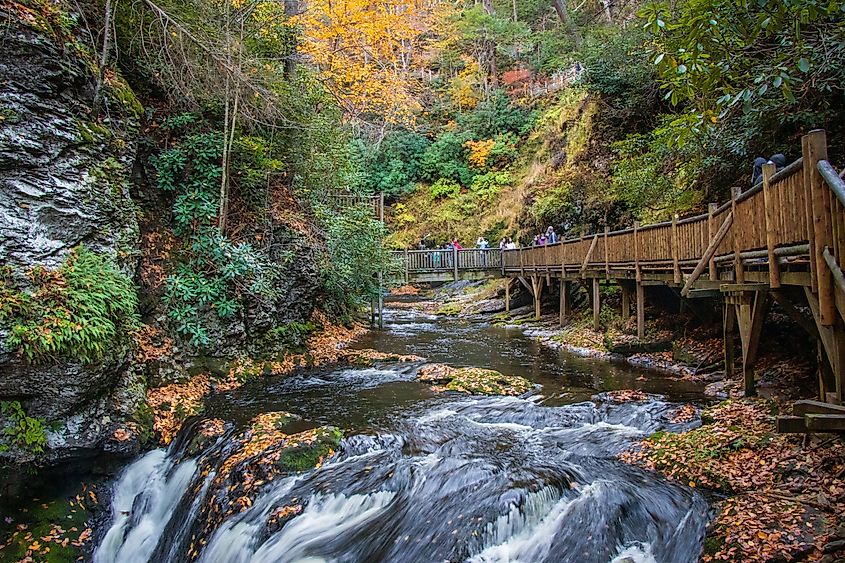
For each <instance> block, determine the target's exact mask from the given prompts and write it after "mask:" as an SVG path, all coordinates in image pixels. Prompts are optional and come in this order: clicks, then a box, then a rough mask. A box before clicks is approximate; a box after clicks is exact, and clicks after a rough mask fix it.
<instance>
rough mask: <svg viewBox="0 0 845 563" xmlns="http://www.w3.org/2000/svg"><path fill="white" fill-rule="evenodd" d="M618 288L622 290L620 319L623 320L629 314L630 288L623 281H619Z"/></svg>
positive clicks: (625, 319)
mask: <svg viewBox="0 0 845 563" xmlns="http://www.w3.org/2000/svg"><path fill="white" fill-rule="evenodd" d="M619 288H620V289H621V290H622V321H623V322H624V321H627V320H628V318H629V317H630V316H631V288H629V287H628V284H627V283H623V282H620V284H619Z"/></svg>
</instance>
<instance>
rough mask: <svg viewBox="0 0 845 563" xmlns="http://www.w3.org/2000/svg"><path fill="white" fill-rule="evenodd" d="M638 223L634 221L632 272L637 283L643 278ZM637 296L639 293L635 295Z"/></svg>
mask: <svg viewBox="0 0 845 563" xmlns="http://www.w3.org/2000/svg"><path fill="white" fill-rule="evenodd" d="M639 231H640V222H639V221H634V272H635V273H636V280H637V282H640V281H642V279H643V276H642V272H641V271H640V236H639ZM637 295H639V293H638V294H637Z"/></svg>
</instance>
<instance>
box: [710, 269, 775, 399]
mask: <svg viewBox="0 0 845 563" xmlns="http://www.w3.org/2000/svg"><path fill="white" fill-rule="evenodd" d="M721 290H722V292H723V293H724V294H725V335H726V336H725V373H726V375H727V373H728V360H731V361H732V359H733V326H730V329H731V331H730V334H728V328H729V323H730V325H732V324H733V322H734V320H735V321H736V325H737V328H739V339H740V342H741V343H742V378H743V381H744V386H745V396H746V397H753V396H755V395H756V394H757V389H756V387H755V385H754V364H755V363H756V362H757V350H758V348H759V345H760V334H761V333H762V331H763V321H764V320H765V319H766V313H767V312H768V303H769V300H768V293H769V292H768V287H767V286H757V285H754V284H737V285H723V286H722V287H721ZM729 336H730V338H729ZM729 349H730V350H731V352H730V354H729V353H728V350H729Z"/></svg>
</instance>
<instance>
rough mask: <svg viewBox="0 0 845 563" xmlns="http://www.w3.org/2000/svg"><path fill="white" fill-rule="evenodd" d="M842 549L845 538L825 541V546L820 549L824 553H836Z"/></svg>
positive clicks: (844, 547)
mask: <svg viewBox="0 0 845 563" xmlns="http://www.w3.org/2000/svg"><path fill="white" fill-rule="evenodd" d="M843 549H845V539H841V540H835V541H832V542H828V543H826V544H825V546H824V547H823V548H822V551H823V552H824V553H836V552H838V551H841V550H843Z"/></svg>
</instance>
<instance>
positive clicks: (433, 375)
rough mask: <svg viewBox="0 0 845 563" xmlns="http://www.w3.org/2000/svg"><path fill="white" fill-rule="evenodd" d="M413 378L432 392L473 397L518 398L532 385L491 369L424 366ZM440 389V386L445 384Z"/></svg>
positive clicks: (522, 378)
mask: <svg viewBox="0 0 845 563" xmlns="http://www.w3.org/2000/svg"><path fill="white" fill-rule="evenodd" d="M417 379H418V380H419V381H422V382H424V383H429V384H441V385H433V387H432V389H433V390H435V391H460V392H462V393H470V394H473V395H514V396H515V395H522V394H523V393H525V392H527V391H529V390H530V389H531V387H532V386H533V385H532V383H531V382H530V381H528V380H527V379H525V378H524V377H519V376H514V375H503V374H502V373H500V372H498V371H495V370H492V369H482V368H471V367H466V368H454V367H452V366H448V365H446V364H426V365H424V366H422V367H420V369H419V370H418V371H417ZM447 382H448V384H447V385H445V386H443V385H442V384H443V383H447Z"/></svg>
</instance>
